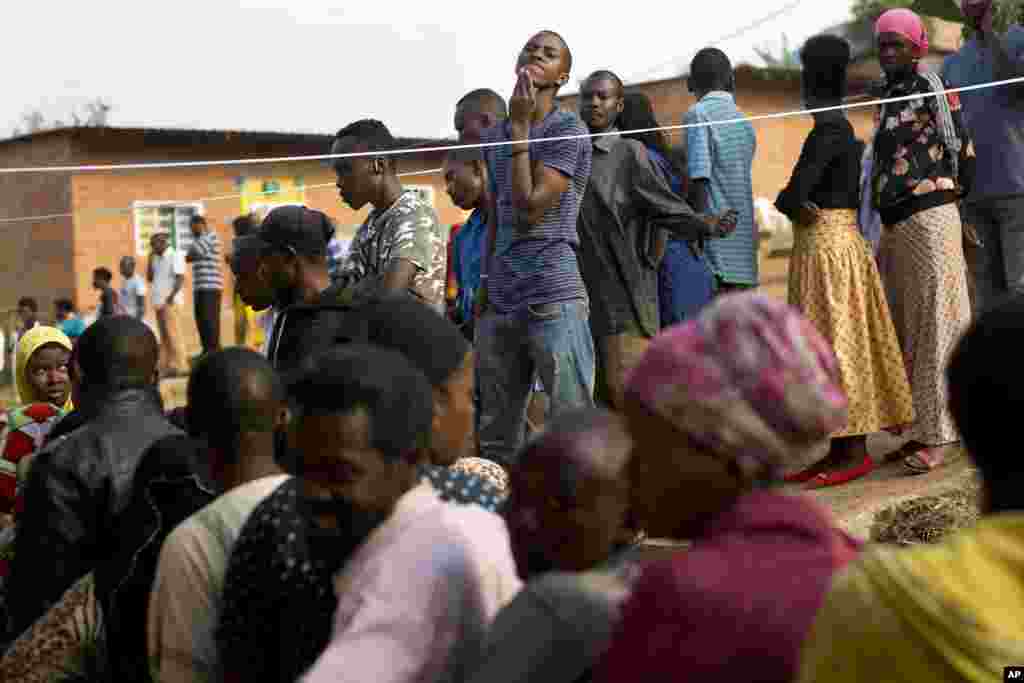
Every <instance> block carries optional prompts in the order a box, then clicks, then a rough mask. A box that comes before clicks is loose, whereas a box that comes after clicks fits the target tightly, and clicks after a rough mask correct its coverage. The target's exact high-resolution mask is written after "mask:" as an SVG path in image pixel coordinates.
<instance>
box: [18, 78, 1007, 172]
mask: <svg viewBox="0 0 1024 683" xmlns="http://www.w3.org/2000/svg"><path fill="white" fill-rule="evenodd" d="M1017 83H1024V76H1021V77H1017V78H1007V79H1005V80H1002V81H992V82H990V83H980V84H977V85H966V86H963V87H960V88H947V89H946V90H942V91H940V92H928V93H915V94H913V95H902V96H900V97H889V98H886V99H879V100H867V101H863V102H854V101H850V102H846V103H844V104H837V105H833V106H830V107H817V108H815V109H797V110H792V111H783V112H776V113H774V114H758V115H755V116H740V117H737V118H732V119H722V120H720V121H700V122H698V123H684V124H679V125H674V126H655V127H653V128H638V129H635V130H620V131H608V132H604V133H585V134H582V135H560V136H556V137H547V138H534V139H531V140H528V141H519V140H499V141H497V142H476V143H471V144H456V145H439V146H434V147H409V148H404V149H391V150H379V151H376V152H346V153H343V154H311V155H305V156H293V157H269V158H256V159H228V160H222V161H173V162H153V163H141V164H108V165H93V166H25V167H21V168H0V174H11V173H47V172H49V173H84V172H93V171H136V170H145V169H164V168H196V167H204V166H241V165H245V164H277V163H284V162H291V161H327V160H330V159H354V158H359V157H386V156H398V155H400V154H425V153H428V152H450V151H454V150H460V149H483V148H488V147H503V146H506V145H515V144H521V142H528V143H529V144H534V143H538V142H559V141H563V140H583V139H588V138H599V137H604V136H606V135H624V134H627V133H650V132H654V131H674V130H684V129H687V128H706V127H707V128H709V127H712V126H725V125H730V124H734V123H743V122H745V121H749V122H754V121H769V120H772V119H782V118H787V117H791V116H807V115H809V114H820V113H823V112H828V111H842V110H846V109H856V108H859V107H877V106H880V105H883V104H892V103H894V102H906V101H908V100H917V99H923V98H926V97H940V96H945V95H950V94H953V93H962V92H969V91H972V90H984V89H987V88H997V87H1000V86H1004V85H1014V84H1017Z"/></svg>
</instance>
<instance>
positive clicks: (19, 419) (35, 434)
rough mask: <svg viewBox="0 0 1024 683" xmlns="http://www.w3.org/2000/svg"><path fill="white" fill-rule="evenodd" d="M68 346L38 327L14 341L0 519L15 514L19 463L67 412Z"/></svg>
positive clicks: (0, 460) (0, 461)
mask: <svg viewBox="0 0 1024 683" xmlns="http://www.w3.org/2000/svg"><path fill="white" fill-rule="evenodd" d="M71 348H72V347H71V340H70V339H68V337H67V335H65V334H64V333H63V332H61V331H60V330H58V329H57V328H56V327H46V326H42V325H39V326H37V327H34V328H32V329H31V330H29V331H28V332H26V333H25V334H24V335H22V337H21V339H20V340H19V341H18V351H17V356H16V358H15V367H14V371H15V387H16V389H17V392H18V405H17V407H15V408H13V409H12V410H9V411H7V413H6V416H5V417H6V429H5V434H4V435H3V438H2V442H0V443H2V449H0V454H2V455H0V515H10V514H11V513H12V512H14V511H15V503H16V491H17V479H18V464H19V462H20V461H21V460H22V459H23V458H26V457H28V456H31V455H32V454H34V453H35V452H36V451H37V450H38V449H39V447H40V446H41V445H42V443H43V439H45V438H46V435H47V434H48V433H49V432H50V429H52V428H53V425H55V424H56V423H57V421H58V420H60V419H61V418H62V417H64V415H65V414H66V413H67V412H68V411H70V410H71V408H72V404H71V378H70V376H69V372H68V366H69V362H70V358H71Z"/></svg>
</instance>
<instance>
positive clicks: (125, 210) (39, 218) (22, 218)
mask: <svg viewBox="0 0 1024 683" xmlns="http://www.w3.org/2000/svg"><path fill="white" fill-rule="evenodd" d="M440 172H441V169H440V168H428V169H425V170H423V171H410V172H408V173H399V174H398V177H399V178H405V177H408V176H419V175H432V174H434V173H440ZM325 187H336V184H335V183H317V184H315V185H305V186H303V187H302V191H305V190H321V189H323V188H325ZM297 190H298V188H297ZM268 194H284V192H282V191H281V190H265V191H262V192H238V193H234V194H221V195H216V196H213V197H201V198H199V199H168V200H167V203H168V204H193V203H199V202H203V203H206V202H217V201H221V200H224V199H240V198H242V197H252V196H260V195H268ZM133 210H134V207H128V208H123V209H82V210H81V211H72V212H69V213H49V214H42V215H39V216H20V217H17V218H0V223H21V222H25V221H45V220H50V219H54V218H71V217H73V216H76V215H77V216H80V215H82V214H87V213H128V212H130V211H133Z"/></svg>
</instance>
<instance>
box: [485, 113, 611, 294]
mask: <svg viewBox="0 0 1024 683" xmlns="http://www.w3.org/2000/svg"><path fill="white" fill-rule="evenodd" d="M587 132H588V131H587V128H586V126H584V125H583V122H582V121H581V120H580V118H579V117H578V116H577V115H576V114H574V113H571V112H567V111H563V110H560V109H555V110H554V111H552V112H551V113H550V114H548V116H547V117H546V118H545V119H544V120H543V121H541V122H540V123H539V124H537V125H535V126H533V127H532V128H531V129H530V139H532V140H536V139H538V138H552V137H562V136H572V135H579V136H585V135H587ZM510 134H511V129H510V125H509V123H508V122H507V121H506V122H503V123H501V124H499V125H497V126H495V127H493V128H490V129H488V130H485V131H484V132H483V135H482V140H481V142H498V141H505V140H509V139H511V138H510ZM592 154H593V151H592V149H591V143H590V140H588V139H587V138H585V137H581V138H577V139H574V140H554V141H551V142H537V143H534V144H531V145H530V161H531V162H533V163H535V162H536V161H537V160H540V161H541V162H542V163H543V164H544V165H545V166H547V167H549V168H553V169H555V170H557V171H560V172H561V173H564V174H565V175H567V176H568V177H569V178H571V180H572V181H571V182H570V183H569V189H567V190H566V191H565V192H564V193H563V194H562V196H561V198H560V199H559V201H558V203H557V204H556V205H554V206H552V207H551V208H549V209H548V210H547V211H546V212H545V213H544V217H543V219H542V220H541V222H540V223H539V224H537V225H535V226H533V227H530V228H529V230H528V231H526V234H519V232H520V229H519V228H518V225H519V223H520V221H523V220H525V218H524V217H522V216H520V214H519V212H518V211H517V210H516V209H515V207H514V204H513V200H512V173H511V171H512V156H511V147H510V146H509V145H501V146H495V147H488V148H484V155H485V158H486V159H487V165H488V168H489V170H490V173H491V178H492V179H493V182H494V187H495V194H496V196H497V204H498V211H497V216H498V226H497V234H496V236H495V241H496V243H495V248H494V261H493V263H492V266H491V269H490V270H489V272H488V280H487V299H488V301H489V303H490V304H492V305H493V306H494V307H495V308H496V309H497V310H498V311H501V312H511V311H516V310H520V309H522V308H523V307H524V306H531V305H533V306H536V305H543V304H550V303H556V302H559V301H570V300H573V299H586V298H587V290H586V287H585V286H584V284H583V278H582V276H581V275H580V269H579V263H578V262H577V260H576V249H577V247H578V246H579V235H578V234H577V232H576V221H577V219H578V218H579V213H580V203H581V201H582V200H583V195H584V193H585V192H586V189H587V182H588V181H589V180H590V164H591V155H592Z"/></svg>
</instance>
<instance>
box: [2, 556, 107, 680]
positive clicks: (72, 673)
mask: <svg viewBox="0 0 1024 683" xmlns="http://www.w3.org/2000/svg"><path fill="white" fill-rule="evenodd" d="M104 656H105V653H104V649H103V616H102V611H101V609H100V603H99V601H98V600H97V599H96V592H95V584H94V583H93V576H92V574H87V575H85V576H84V577H82V578H81V579H79V580H78V581H76V582H75V584H74V585H73V586H71V588H69V589H68V590H67V591H65V592H64V595H63V596H61V599H60V600H59V601H57V603H56V604H54V605H53V606H52V607H50V609H49V610H48V611H47V612H46V614H44V615H43V616H41V617H39V619H38V620H37V621H36V622H35V623H34V624H33V625H32V626H31V627H29V629H28V630H26V631H25V632H24V633H22V634H21V636H19V637H18V639H17V640H15V641H14V643H12V644H11V645H10V647H9V648H8V650H7V652H6V653H5V654H4V655H3V658H2V659H0V681H19V682H21V683H63V682H64V681H93V680H102V679H103V678H104V671H105V668H104Z"/></svg>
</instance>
